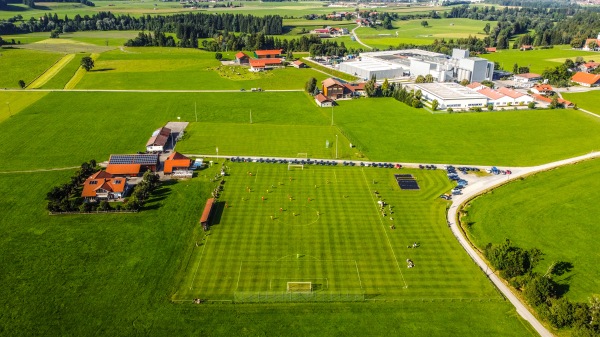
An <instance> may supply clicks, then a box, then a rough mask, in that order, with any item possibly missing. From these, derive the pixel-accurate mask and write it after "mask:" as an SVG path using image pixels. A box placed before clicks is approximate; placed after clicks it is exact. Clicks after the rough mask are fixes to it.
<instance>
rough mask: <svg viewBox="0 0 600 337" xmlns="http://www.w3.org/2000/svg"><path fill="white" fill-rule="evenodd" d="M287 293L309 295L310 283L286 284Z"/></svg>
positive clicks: (310, 290)
mask: <svg viewBox="0 0 600 337" xmlns="http://www.w3.org/2000/svg"><path fill="white" fill-rule="evenodd" d="M287 292H288V293H310V292H312V282H288V283H287Z"/></svg>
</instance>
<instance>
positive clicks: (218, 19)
mask: <svg viewBox="0 0 600 337" xmlns="http://www.w3.org/2000/svg"><path fill="white" fill-rule="evenodd" d="M56 29H59V30H61V31H62V32H75V31H88V30H92V31H93V30H102V31H106V30H137V31H162V32H164V33H176V34H177V36H178V38H184V37H187V38H189V39H192V38H193V37H195V38H207V37H211V36H213V35H214V34H216V33H218V32H221V31H226V32H236V33H258V32H262V33H264V34H266V35H278V34H282V33H283V19H282V18H281V17H280V16H279V15H266V16H263V17H258V16H254V15H246V14H228V13H222V14H206V13H187V14H174V15H168V16H160V15H159V16H150V15H146V16H141V17H132V16H130V15H124V14H121V15H115V14H113V13H111V12H98V13H97V14H94V15H91V16H89V15H84V16H81V15H79V14H77V15H75V16H74V17H73V18H69V17H68V16H67V15H65V17H64V18H59V17H58V15H57V14H56V13H54V14H53V15H52V14H44V15H43V16H42V17H41V18H39V19H36V18H33V17H32V18H30V19H29V20H22V21H18V20H6V21H0V34H26V33H33V32H50V31H54V30H56Z"/></svg>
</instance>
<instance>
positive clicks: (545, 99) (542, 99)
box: [531, 94, 575, 108]
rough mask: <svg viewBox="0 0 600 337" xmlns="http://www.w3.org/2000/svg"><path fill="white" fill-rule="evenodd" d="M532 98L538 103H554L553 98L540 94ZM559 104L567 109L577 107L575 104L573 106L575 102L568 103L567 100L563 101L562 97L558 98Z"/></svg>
mask: <svg viewBox="0 0 600 337" xmlns="http://www.w3.org/2000/svg"><path fill="white" fill-rule="evenodd" d="M531 97H532V98H533V100H534V101H536V102H544V103H548V104H550V103H552V98H550V97H545V96H542V95H539V94H533V95H531ZM557 100H558V103H559V104H562V105H564V107H565V108H572V107H573V106H575V104H573V102H571V101H567V100H566V99H562V98H560V97H558V98H557Z"/></svg>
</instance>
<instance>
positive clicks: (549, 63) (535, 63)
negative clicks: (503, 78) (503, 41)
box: [481, 45, 597, 74]
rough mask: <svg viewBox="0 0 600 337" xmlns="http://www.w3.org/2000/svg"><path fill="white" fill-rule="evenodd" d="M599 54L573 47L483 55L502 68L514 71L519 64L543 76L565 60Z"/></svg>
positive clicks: (504, 51) (505, 51) (512, 50)
mask: <svg viewBox="0 0 600 337" xmlns="http://www.w3.org/2000/svg"><path fill="white" fill-rule="evenodd" d="M593 55H597V53H593V52H586V51H581V50H575V49H572V48H571V46H566V45H563V46H554V48H552V49H536V50H527V51H520V50H518V49H507V50H501V51H499V52H496V53H490V54H483V55H481V57H484V58H486V59H488V60H490V61H493V62H496V63H498V64H499V65H500V67H501V68H503V69H505V70H507V71H512V68H513V65H514V64H515V63H517V64H518V65H519V66H521V67H529V70H530V71H531V72H533V73H537V74H541V73H542V72H543V71H544V69H546V68H554V67H556V66H558V65H560V64H561V63H564V60H565V59H567V58H571V60H573V61H575V58H576V57H577V56H581V57H584V58H589V57H593Z"/></svg>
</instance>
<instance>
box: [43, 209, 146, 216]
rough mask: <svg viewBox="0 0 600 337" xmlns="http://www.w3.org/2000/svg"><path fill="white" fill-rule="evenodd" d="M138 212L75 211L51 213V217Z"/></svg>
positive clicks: (114, 210)
mask: <svg viewBox="0 0 600 337" xmlns="http://www.w3.org/2000/svg"><path fill="white" fill-rule="evenodd" d="M137 212H138V211H124V210H121V211H119V210H116V209H113V210H109V211H89V212H81V211H73V212H49V214H50V215H69V214H106V213H137Z"/></svg>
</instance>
